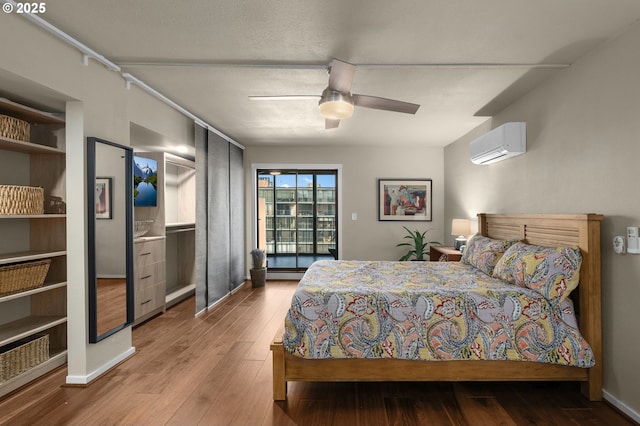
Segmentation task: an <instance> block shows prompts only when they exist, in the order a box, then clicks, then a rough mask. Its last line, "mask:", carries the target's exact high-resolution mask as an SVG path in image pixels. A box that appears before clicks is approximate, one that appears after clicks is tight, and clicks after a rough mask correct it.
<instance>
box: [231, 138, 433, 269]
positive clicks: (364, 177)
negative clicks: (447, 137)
mask: <svg viewBox="0 0 640 426" xmlns="http://www.w3.org/2000/svg"><path fill="white" fill-rule="evenodd" d="M338 131H339V130H338ZM256 163H260V164H267V163H274V164H341V165H342V177H343V181H342V195H341V197H342V212H343V216H342V217H339V218H338V220H339V221H340V222H342V235H340V236H339V238H340V239H341V240H342V253H341V254H340V257H341V258H342V259H361V260H367V259H380V260H397V259H398V258H399V257H400V256H401V255H402V254H404V252H406V250H405V251H403V250H402V248H397V247H395V245H396V244H397V243H398V242H401V240H402V237H403V236H404V232H405V231H404V230H403V229H402V226H403V225H406V226H407V227H409V228H410V229H420V230H426V229H430V230H432V231H430V232H429V234H428V236H429V237H430V238H431V239H433V240H436V241H443V239H444V234H443V232H444V179H443V173H444V172H443V152H442V149H440V148H422V149H411V150H410V151H407V150H404V149H403V148H402V147H401V142H399V144H398V147H397V148H375V147H374V148H367V149H362V148H350V147H343V148H326V147H308V148H306V147H305V148H290V147H273V146H272V147H266V148H258V147H247V149H246V150H245V153H244V168H245V173H246V174H245V182H246V194H251V193H252V188H253V185H254V184H255V179H256V178H255V176H252V175H251V165H252V164H256ZM378 178H430V179H432V180H433V204H432V206H433V221H431V222H380V221H378V212H377V202H378V193H377V191H378V189H377V179H378ZM254 202H255V201H254V199H253V197H251V196H247V205H246V212H247V215H246V216H247V227H246V229H247V243H246V246H247V247H255V246H256V243H255V235H253V234H252V232H251V230H252V229H253V228H254V226H253V225H254V224H253V221H254V220H255V218H254V217H253V214H252V212H253V211H254ZM352 213H357V216H358V219H357V220H355V221H354V220H351V214H352ZM247 255H248V254H247ZM250 264H251V262H250V259H249V258H248V257H247V265H250Z"/></svg>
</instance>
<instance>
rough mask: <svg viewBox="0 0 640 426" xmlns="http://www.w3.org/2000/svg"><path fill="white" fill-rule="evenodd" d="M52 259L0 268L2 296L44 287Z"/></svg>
mask: <svg viewBox="0 0 640 426" xmlns="http://www.w3.org/2000/svg"><path fill="white" fill-rule="evenodd" d="M50 265H51V259H43V260H36V261H33V262H25V263H13V264H11V265H4V266H0V296H6V295H7V294H13V293H20V292H21V291H26V290H31V289H34V288H39V287H42V285H43V284H44V279H45V277H46V276H47V272H49V266H50Z"/></svg>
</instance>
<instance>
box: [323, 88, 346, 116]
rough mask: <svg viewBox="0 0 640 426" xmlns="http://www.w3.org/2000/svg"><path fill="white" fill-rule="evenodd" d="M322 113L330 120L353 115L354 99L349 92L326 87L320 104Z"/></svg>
mask: <svg viewBox="0 0 640 426" xmlns="http://www.w3.org/2000/svg"><path fill="white" fill-rule="evenodd" d="M318 106H319V107H320V114H321V115H322V116H323V117H325V118H328V119H330V120H344V119H345V118H349V117H351V116H352V115H353V101H352V100H351V96H350V95H349V94H346V95H345V94H343V93H340V92H337V91H335V90H331V89H328V88H327V89H325V90H324V92H322V97H321V98H320V102H319V104H318Z"/></svg>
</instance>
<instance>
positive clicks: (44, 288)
mask: <svg viewBox="0 0 640 426" xmlns="http://www.w3.org/2000/svg"><path fill="white" fill-rule="evenodd" d="M66 286H67V282H66V281H63V282H57V283H47V282H45V283H44V285H43V286H42V287H38V288H34V289H31V290H26V291H21V292H20V293H15V294H9V295H7V296H3V297H0V303H3V302H8V301H9V300H14V299H20V298H22V297H28V296H31V295H33V294H38V293H44V292H45V291H51V290H54V289H56V288H60V287H66Z"/></svg>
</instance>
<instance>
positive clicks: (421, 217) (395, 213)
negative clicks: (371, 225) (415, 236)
mask: <svg viewBox="0 0 640 426" xmlns="http://www.w3.org/2000/svg"><path fill="white" fill-rule="evenodd" d="M431 186H432V185H431V179H378V220H396V221H424V222H430V221H431V199H432V194H431Z"/></svg>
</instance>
